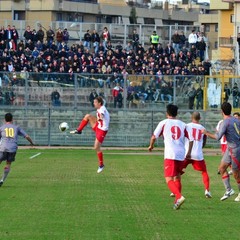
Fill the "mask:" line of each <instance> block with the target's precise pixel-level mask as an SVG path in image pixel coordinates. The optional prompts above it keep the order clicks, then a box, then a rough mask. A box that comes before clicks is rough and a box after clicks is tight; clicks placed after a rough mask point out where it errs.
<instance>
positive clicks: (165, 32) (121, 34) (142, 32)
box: [0, 19, 200, 46]
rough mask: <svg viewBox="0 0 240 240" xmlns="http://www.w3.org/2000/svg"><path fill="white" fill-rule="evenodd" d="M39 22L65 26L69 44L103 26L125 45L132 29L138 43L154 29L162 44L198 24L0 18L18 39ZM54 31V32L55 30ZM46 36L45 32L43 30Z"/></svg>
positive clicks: (46, 24) (113, 40) (0, 23)
mask: <svg viewBox="0 0 240 240" xmlns="http://www.w3.org/2000/svg"><path fill="white" fill-rule="evenodd" d="M39 24H41V25H42V26H43V27H44V28H45V29H47V28H48V26H51V28H52V29H53V30H54V31H56V30H57V29H58V28H62V29H64V28H67V30H68V32H69V36H70V38H69V44H73V43H76V42H79V41H82V40H83V37H84V34H85V33H86V31H87V30H90V31H92V30H94V29H95V30H96V31H97V32H98V33H99V34H100V35H101V34H102V32H103V28H104V27H107V28H108V30H109V33H110V35H111V41H112V42H113V44H114V43H117V42H120V43H121V44H123V45H124V46H126V44H127V42H128V41H131V40H132V34H133V29H136V31H137V33H138V34H139V37H140V40H139V41H140V43H142V44H143V45H149V39H150V36H151V34H152V33H153V31H156V32H157V34H158V35H159V37H160V41H159V42H160V43H162V44H163V45H164V46H165V45H166V44H167V43H169V42H170V41H171V36H172V35H173V34H174V32H175V31H176V30H178V31H183V32H184V34H185V36H186V37H188V35H189V34H190V33H191V32H192V29H195V30H196V31H198V29H199V28H200V27H199V26H195V25H194V26H193V25H177V24H176V25H164V26H157V25H150V24H122V23H121V22H119V23H82V22H68V21H52V22H47V21H46V22H44V21H41V22H39V21H27V20H26V21H21V20H7V19H0V26H4V27H7V26H8V25H10V26H12V25H15V27H16V29H17V30H18V33H19V37H20V39H24V37H23V35H24V31H25V30H26V27H27V26H30V27H31V29H35V30H38V26H39ZM55 33H56V32H55ZM45 37H46V32H45Z"/></svg>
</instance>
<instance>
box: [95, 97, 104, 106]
mask: <svg viewBox="0 0 240 240" xmlns="http://www.w3.org/2000/svg"><path fill="white" fill-rule="evenodd" d="M95 99H96V100H97V101H98V102H99V103H101V105H103V99H102V97H99V96H98V97H95Z"/></svg>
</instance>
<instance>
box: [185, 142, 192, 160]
mask: <svg viewBox="0 0 240 240" xmlns="http://www.w3.org/2000/svg"><path fill="white" fill-rule="evenodd" d="M192 148H193V141H189V145H188V151H187V154H186V157H185V158H186V159H191V153H192Z"/></svg>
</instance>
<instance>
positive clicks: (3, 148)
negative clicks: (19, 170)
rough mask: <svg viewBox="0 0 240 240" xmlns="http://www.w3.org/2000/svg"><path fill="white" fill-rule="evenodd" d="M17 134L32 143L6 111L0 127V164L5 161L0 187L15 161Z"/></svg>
mask: <svg viewBox="0 0 240 240" xmlns="http://www.w3.org/2000/svg"><path fill="white" fill-rule="evenodd" d="M18 136H23V137H24V138H26V139H27V140H28V141H29V142H30V144H31V145H34V144H33V141H32V139H31V138H30V137H29V136H28V135H27V133H25V131H24V130H23V129H21V128H20V127H19V126H17V125H14V124H13V116H12V114H11V113H6V114H5V124H3V125H2V126H1V127H0V138H1V141H0V164H1V163H2V161H6V166H5V167H4V171H3V176H2V179H1V180H0V187H1V186H2V185H3V183H4V181H5V180H6V178H7V176H8V174H9V172H10V168H11V164H12V162H14V161H15V156H16V153H17V149H18V144H17V141H18Z"/></svg>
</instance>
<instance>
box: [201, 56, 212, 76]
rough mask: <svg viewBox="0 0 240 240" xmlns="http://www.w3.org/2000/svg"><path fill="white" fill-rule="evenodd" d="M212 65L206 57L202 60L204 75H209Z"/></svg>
mask: <svg viewBox="0 0 240 240" xmlns="http://www.w3.org/2000/svg"><path fill="white" fill-rule="evenodd" d="M211 67H212V64H211V62H209V59H206V60H205V61H204V62H203V68H204V75H208V76H209V75H210V69H211Z"/></svg>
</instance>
